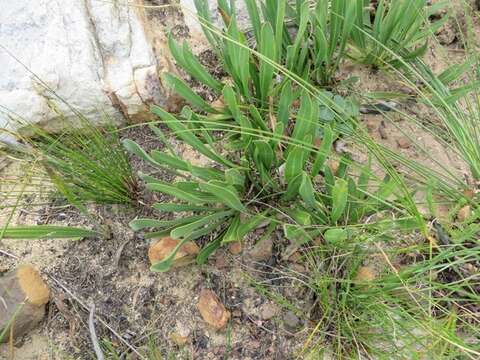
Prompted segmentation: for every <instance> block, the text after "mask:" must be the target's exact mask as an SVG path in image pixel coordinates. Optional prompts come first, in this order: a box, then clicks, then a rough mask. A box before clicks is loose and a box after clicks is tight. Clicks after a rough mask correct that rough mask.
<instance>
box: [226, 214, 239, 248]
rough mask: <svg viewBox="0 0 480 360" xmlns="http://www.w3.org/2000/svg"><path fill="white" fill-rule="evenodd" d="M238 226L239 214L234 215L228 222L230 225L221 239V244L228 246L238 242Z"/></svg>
mask: <svg viewBox="0 0 480 360" xmlns="http://www.w3.org/2000/svg"><path fill="white" fill-rule="evenodd" d="M239 226H240V214H238V215H236V216H235V217H234V218H233V220H232V221H231V222H230V225H229V226H228V228H227V231H226V232H225V236H223V238H222V244H228V243H230V242H234V241H239V240H241V239H239V238H238V235H237V234H238V227H239Z"/></svg>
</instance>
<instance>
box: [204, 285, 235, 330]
mask: <svg viewBox="0 0 480 360" xmlns="http://www.w3.org/2000/svg"><path fill="white" fill-rule="evenodd" d="M198 310H199V311H200V315H202V318H203V320H205V322H206V323H208V324H209V325H210V326H212V327H213V328H214V329H216V330H220V329H223V328H224V327H225V326H226V325H227V323H228V319H230V312H229V311H227V309H225V306H224V305H223V304H222V303H221V302H220V300H219V299H218V297H217V295H215V293H214V292H213V291H212V290H208V289H203V290H202V292H201V293H200V298H199V300H198Z"/></svg>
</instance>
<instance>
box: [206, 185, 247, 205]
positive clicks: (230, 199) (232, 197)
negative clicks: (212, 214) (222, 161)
mask: <svg viewBox="0 0 480 360" xmlns="http://www.w3.org/2000/svg"><path fill="white" fill-rule="evenodd" d="M200 189H202V190H203V191H206V192H208V193H210V194H212V195H213V196H215V197H216V198H218V201H220V202H222V203H223V204H225V205H227V206H228V207H230V208H232V209H234V210H237V211H240V212H246V211H247V209H246V208H245V206H244V205H243V204H242V202H241V201H240V197H239V196H238V193H237V191H236V190H235V188H234V187H232V186H229V185H228V184H226V183H224V182H221V181H215V180H212V181H209V182H208V183H200Z"/></svg>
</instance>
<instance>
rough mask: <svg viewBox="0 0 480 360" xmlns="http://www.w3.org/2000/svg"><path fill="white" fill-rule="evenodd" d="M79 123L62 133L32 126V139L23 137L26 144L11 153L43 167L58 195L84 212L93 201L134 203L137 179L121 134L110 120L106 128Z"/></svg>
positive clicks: (87, 122) (87, 121) (84, 121)
mask: <svg viewBox="0 0 480 360" xmlns="http://www.w3.org/2000/svg"><path fill="white" fill-rule="evenodd" d="M79 121H80V126H78V128H75V127H73V128H72V126H71V125H70V127H68V125H66V128H67V130H65V131H63V132H62V133H59V134H51V133H48V132H47V131H45V130H43V129H42V128H41V127H40V126H37V125H31V126H29V131H30V132H31V134H32V136H30V137H26V136H20V135H19V137H20V138H21V140H22V141H23V142H24V143H25V145H24V146H20V147H19V146H16V147H15V148H13V149H11V151H12V152H14V153H15V154H16V156H18V157H22V158H23V159H24V160H28V161H30V162H32V163H36V164H38V165H40V166H42V167H43V169H44V171H45V173H46V174H47V175H48V177H49V178H50V180H51V181H52V183H53V184H54V185H55V187H56V189H57V190H58V192H59V193H60V194H61V195H62V196H64V197H65V198H66V199H67V200H68V201H69V202H70V203H71V204H73V205H75V206H76V207H78V208H80V209H85V205H86V204H87V203H89V202H96V203H120V204H132V203H133V202H134V201H135V199H136V196H137V180H136V178H135V176H134V174H133V171H132V168H131V165H130V163H129V161H128V157H127V154H126V152H125V151H124V149H123V147H122V145H121V142H120V138H119V135H118V132H117V131H116V129H115V128H114V127H113V125H110V122H109V121H108V120H107V122H106V123H107V125H106V126H105V127H104V128H103V129H102V128H98V127H97V126H95V125H94V124H92V123H91V122H90V121H89V120H87V119H85V118H83V117H80V118H79ZM17 135H18V134H17Z"/></svg>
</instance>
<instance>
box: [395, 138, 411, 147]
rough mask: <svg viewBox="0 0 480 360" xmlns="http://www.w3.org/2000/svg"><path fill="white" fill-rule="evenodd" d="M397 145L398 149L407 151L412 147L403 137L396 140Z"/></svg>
mask: <svg viewBox="0 0 480 360" xmlns="http://www.w3.org/2000/svg"><path fill="white" fill-rule="evenodd" d="M397 145H398V147H399V148H400V149H409V148H410V147H411V146H412V144H411V143H410V140H408V139H407V138H404V137H401V138H398V139H397Z"/></svg>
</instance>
